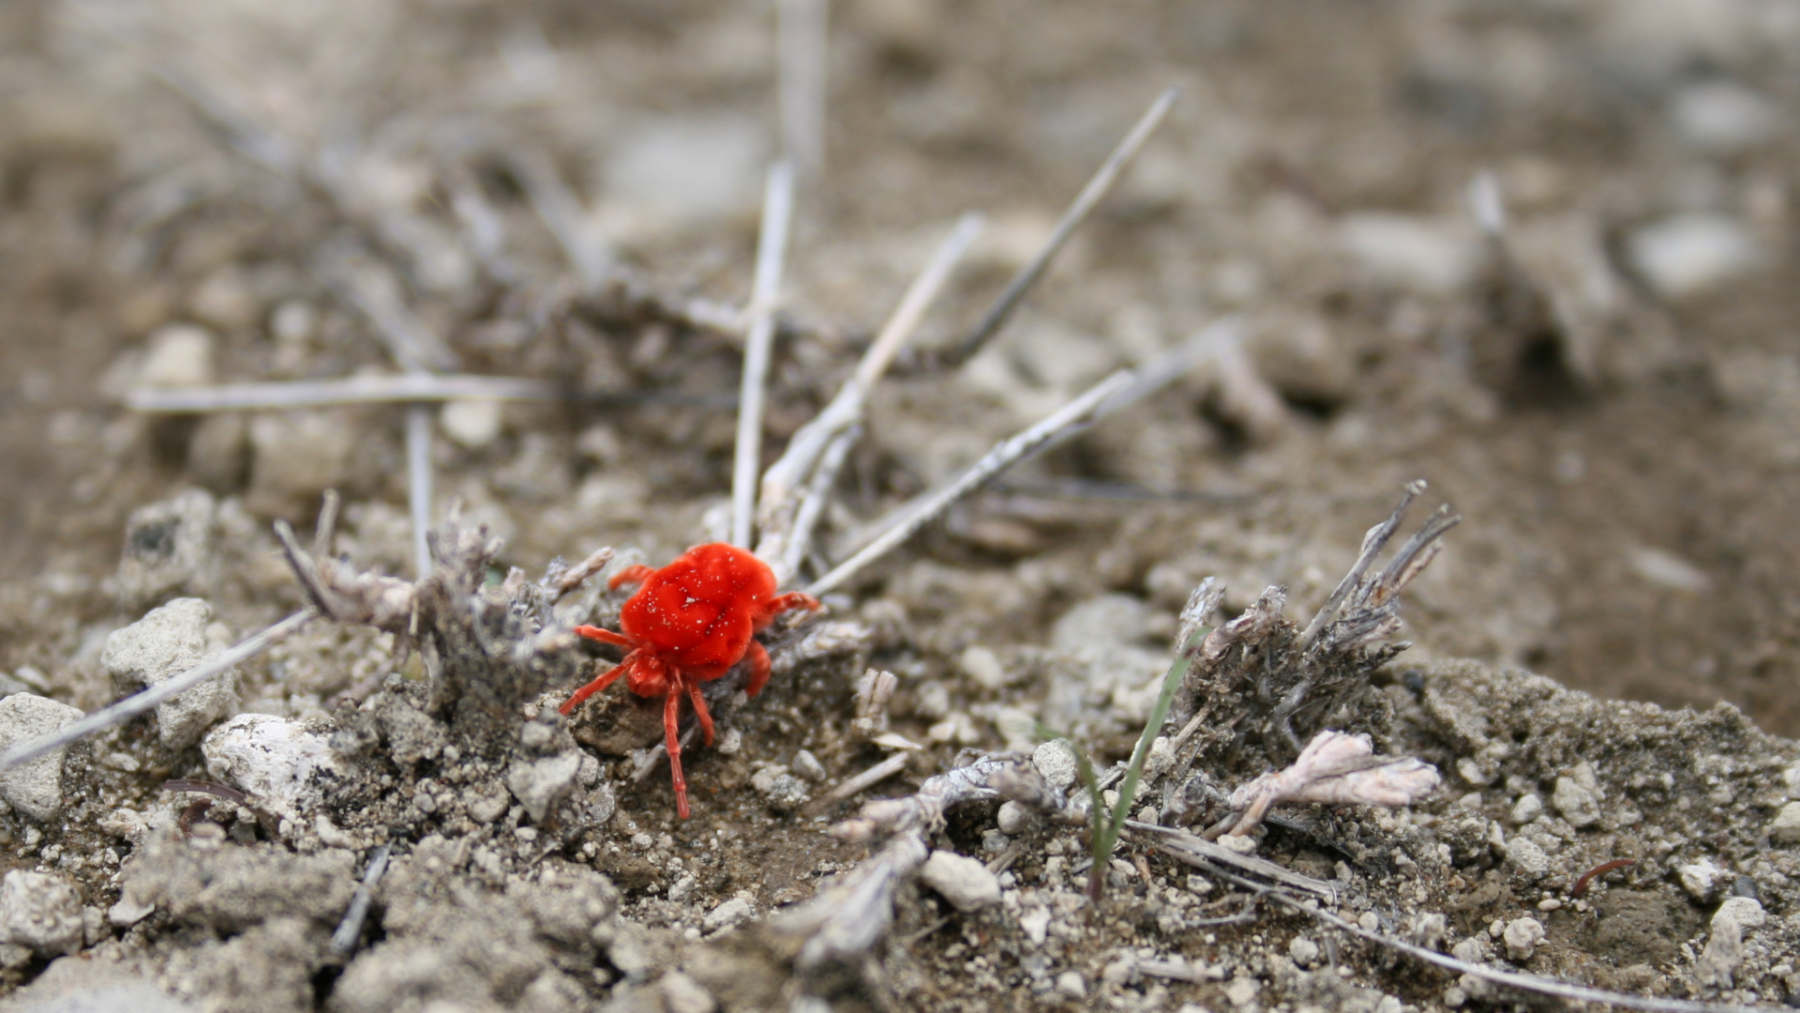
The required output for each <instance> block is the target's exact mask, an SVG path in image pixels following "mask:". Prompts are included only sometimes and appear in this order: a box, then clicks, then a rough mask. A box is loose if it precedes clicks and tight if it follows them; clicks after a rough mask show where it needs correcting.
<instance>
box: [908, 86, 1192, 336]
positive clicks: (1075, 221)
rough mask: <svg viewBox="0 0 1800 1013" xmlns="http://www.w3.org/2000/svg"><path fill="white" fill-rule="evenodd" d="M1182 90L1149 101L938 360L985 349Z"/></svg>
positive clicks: (1173, 89) (1147, 138)
mask: <svg viewBox="0 0 1800 1013" xmlns="http://www.w3.org/2000/svg"><path fill="white" fill-rule="evenodd" d="M1180 94H1181V89H1179V88H1170V89H1168V90H1167V91H1165V92H1163V93H1162V94H1161V95H1158V96H1157V97H1156V101H1154V102H1152V103H1150V108H1149V109H1147V110H1145V111H1144V115H1143V116H1141V117H1139V118H1138V121H1137V123H1136V124H1135V125H1134V126H1133V127H1132V128H1131V132H1130V133H1128V134H1126V135H1125V139H1124V140H1122V141H1120V142H1119V146H1118V147H1117V148H1114V149H1113V152H1112V154H1111V155H1109V156H1108V157H1107V159H1106V162H1105V164H1103V165H1101V166H1100V171H1099V172H1096V173H1094V177H1093V178H1092V179H1090V180H1088V184H1087V186H1085V187H1082V189H1081V193H1080V194H1078V195H1076V197H1075V202H1074V203H1073V204H1070V205H1069V209H1068V210H1067V211H1065V212H1063V216H1062V220H1061V221H1059V222H1057V223H1056V229H1055V231H1053V232H1052V233H1051V234H1050V239H1049V241H1048V242H1046V243H1045V244H1044V248H1043V249H1041V250H1039V251H1038V253H1037V256H1035V257H1033V258H1032V259H1031V262H1030V263H1028V264H1026V265H1025V266H1024V267H1022V268H1020V269H1019V273H1018V274H1015V275H1013V278H1012V280H1011V281H1010V282H1008V283H1007V285H1006V290H1005V291H1004V292H1001V293H1000V298H999V299H997V300H995V302H994V305H993V306H992V307H991V308H990V309H989V310H988V311H987V315H986V316H983V317H982V318H981V322H980V323H978V324H976V325H975V329H974V330H973V331H971V332H970V333H969V336H968V337H966V338H964V339H963V340H962V343H961V344H959V345H957V346H956V347H955V348H953V349H951V350H950V351H949V352H947V353H945V355H944V356H943V358H942V359H941V360H940V364H941V365H944V366H951V367H954V366H959V365H961V364H962V363H964V362H967V361H968V360H969V359H971V358H973V357H974V355H975V353H976V352H979V351H981V348H982V346H983V345H985V344H987V342H988V340H989V339H990V338H992V337H993V336H994V335H995V334H997V333H999V331H1000V328H1001V327H1003V326H1004V325H1005V324H1006V321H1007V318H1009V317H1011V316H1012V312H1013V310H1014V309H1016V308H1017V307H1018V305H1019V302H1020V300H1022V299H1024V298H1025V293H1027V292H1029V291H1031V287H1032V286H1033V285H1035V284H1037V281H1038V279H1039V278H1041V277H1042V276H1043V274H1044V271H1045V270H1046V269H1047V268H1049V266H1050V261H1051V260H1052V259H1053V258H1054V257H1055V256H1056V254H1057V252H1058V251H1060V250H1061V249H1062V248H1063V245H1064V244H1065V243H1067V242H1068V241H1069V237H1070V236H1072V235H1074V234H1075V230H1076V229H1078V228H1080V227H1081V223H1082V222H1083V221H1085V220H1086V219H1087V216H1088V214H1089V213H1090V212H1092V211H1093V210H1094V207H1095V206H1096V205H1098V204H1099V203H1100V201H1101V199H1102V198H1104V197H1105V196H1106V194H1107V192H1108V191H1110V190H1111V189H1112V188H1113V184H1114V183H1117V182H1118V180H1119V176H1120V175H1121V174H1123V173H1124V171H1125V169H1126V167H1127V166H1129V165H1130V164H1131V161H1132V159H1134V158H1136V157H1137V154H1138V152H1140V151H1142V150H1143V148H1144V145H1145V143H1147V142H1148V141H1149V140H1150V137H1151V135H1152V134H1154V133H1156V128H1157V127H1158V126H1160V125H1161V124H1162V121H1163V117H1164V116H1166V115H1168V112H1169V107H1170V106H1172V105H1174V104H1175V99H1176V97H1177V96H1179V95H1180Z"/></svg>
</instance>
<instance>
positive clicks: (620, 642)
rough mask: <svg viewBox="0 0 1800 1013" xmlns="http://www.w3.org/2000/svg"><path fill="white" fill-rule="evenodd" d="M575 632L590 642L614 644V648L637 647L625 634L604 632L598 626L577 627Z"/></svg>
mask: <svg viewBox="0 0 1800 1013" xmlns="http://www.w3.org/2000/svg"><path fill="white" fill-rule="evenodd" d="M575 632H576V633H579V634H580V635H582V636H584V637H586V638H588V639H589V640H598V641H600V642H601V643H603V644H612V645H613V646H614V647H636V646H637V645H636V644H633V643H632V642H631V638H630V637H627V636H626V635H625V634H623V633H614V632H613V631H611V630H603V629H601V628H600V627H598V626H577V627H575Z"/></svg>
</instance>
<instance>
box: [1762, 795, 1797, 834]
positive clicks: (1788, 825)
mask: <svg viewBox="0 0 1800 1013" xmlns="http://www.w3.org/2000/svg"><path fill="white" fill-rule="evenodd" d="M1769 840H1771V841H1774V842H1775V843H1776V844H1795V843H1800V802H1789V803H1788V804H1787V805H1784V806H1782V807H1781V811H1780V812H1778V813H1776V814H1775V819H1774V821H1773V822H1771V823H1770V824H1769Z"/></svg>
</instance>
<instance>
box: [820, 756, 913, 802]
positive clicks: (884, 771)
mask: <svg viewBox="0 0 1800 1013" xmlns="http://www.w3.org/2000/svg"><path fill="white" fill-rule="evenodd" d="M907 762H908V757H907V755H906V754H905V753H895V754H894V755H892V756H890V757H888V758H887V759H885V760H883V761H881V762H880V763H877V764H876V765H875V766H873V767H870V768H869V769H868V770H865V771H863V772H862V773H860V774H858V775H856V776H855V777H852V778H850V779H849V780H847V781H845V782H844V783H842V784H840V785H838V786H837V787H835V788H833V789H831V790H830V791H828V792H826V793H825V794H824V795H823V796H821V801H825V802H837V801H840V800H842V799H846V798H849V797H850V796H852V795H854V794H856V793H857V792H859V791H862V790H863V789H864V788H868V787H870V786H872V785H876V784H880V783H881V782H882V781H885V780H887V779H888V778H890V777H893V776H894V775H895V774H898V773H900V772H901V771H902V770H905V769H906V764H907Z"/></svg>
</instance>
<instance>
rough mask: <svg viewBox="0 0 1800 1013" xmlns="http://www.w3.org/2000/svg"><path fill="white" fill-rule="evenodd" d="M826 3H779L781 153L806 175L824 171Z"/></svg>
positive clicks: (814, 0)
mask: <svg viewBox="0 0 1800 1013" xmlns="http://www.w3.org/2000/svg"><path fill="white" fill-rule="evenodd" d="M825 15H826V0H779V2H778V3H776V5H775V17H776V22H777V25H776V31H777V34H778V36H779V39H778V47H779V50H780V55H779V66H778V67H777V68H776V70H777V73H778V74H779V75H780V79H781V80H780V90H781V149H782V154H783V155H784V156H785V157H787V158H788V159H789V160H790V161H792V162H793V163H794V165H795V167H796V168H797V169H799V170H800V173H801V175H803V176H807V177H816V176H818V175H819V173H820V172H821V171H823V170H824V168H825V67H826V62H825V57H826V42H827V35H826V19H825Z"/></svg>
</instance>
